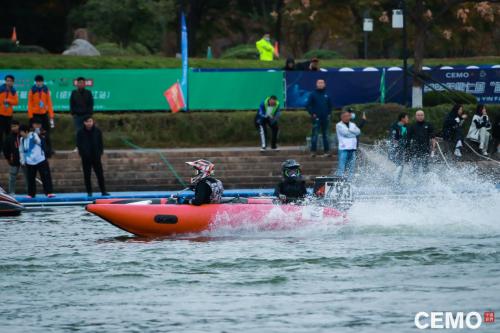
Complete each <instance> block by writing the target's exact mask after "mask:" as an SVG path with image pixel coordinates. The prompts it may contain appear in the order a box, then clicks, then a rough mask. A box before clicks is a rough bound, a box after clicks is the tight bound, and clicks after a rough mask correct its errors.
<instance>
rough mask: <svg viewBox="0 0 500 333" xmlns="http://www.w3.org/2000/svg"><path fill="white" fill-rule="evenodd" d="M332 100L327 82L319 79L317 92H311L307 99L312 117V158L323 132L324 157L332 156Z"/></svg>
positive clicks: (307, 106) (307, 107)
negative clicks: (330, 133)
mask: <svg viewBox="0 0 500 333" xmlns="http://www.w3.org/2000/svg"><path fill="white" fill-rule="evenodd" d="M332 108H333V104H332V100H331V99H330V97H329V96H328V93H327V90H326V83H325V80H323V79H319V80H317V81H316V90H314V91H313V92H311V94H310V95H309V98H308V99H307V103H306V109H307V111H308V112H309V114H310V115H311V120H312V134H311V153H312V157H314V156H316V150H317V145H318V136H319V132H320V131H321V135H322V136H323V148H324V150H325V155H324V156H329V155H330V141H329V139H330V135H329V127H330V116H331V113H332Z"/></svg>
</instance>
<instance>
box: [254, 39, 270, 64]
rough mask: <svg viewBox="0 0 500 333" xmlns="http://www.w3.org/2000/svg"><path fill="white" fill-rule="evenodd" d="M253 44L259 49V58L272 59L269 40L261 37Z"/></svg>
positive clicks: (263, 59)
mask: <svg viewBox="0 0 500 333" xmlns="http://www.w3.org/2000/svg"><path fill="white" fill-rule="evenodd" d="M255 46H256V47H257V50H258V51H259V55H260V60H262V61H273V55H274V47H273V45H272V44H271V43H270V42H268V41H267V40H265V39H264V38H262V39H260V40H259V41H257V42H256V43H255Z"/></svg>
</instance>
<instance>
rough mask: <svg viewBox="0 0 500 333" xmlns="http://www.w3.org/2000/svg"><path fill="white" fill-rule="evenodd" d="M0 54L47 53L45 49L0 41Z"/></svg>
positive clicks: (7, 40)
mask: <svg viewBox="0 0 500 333" xmlns="http://www.w3.org/2000/svg"><path fill="white" fill-rule="evenodd" d="M0 52H3V53H36V54H45V53H49V52H48V51H47V50H46V49H44V48H43V47H41V46H38V45H17V44H16V43H14V42H12V41H11V40H10V39H0Z"/></svg>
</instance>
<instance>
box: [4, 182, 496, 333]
mask: <svg viewBox="0 0 500 333" xmlns="http://www.w3.org/2000/svg"><path fill="white" fill-rule="evenodd" d="M0 223H1V224H0V231H1V232H0V300H1V301H0V332H181V331H182V332H236V331H239V332H256V333H257V332H259V333H260V332H333V331H335V332H415V331H418V330H417V329H416V328H415V324H414V318H415V314H416V313H417V312H420V311H425V312H431V311H465V312H469V311H477V312H480V313H483V312H484V311H497V316H498V313H500V312H499V310H500V194H499V193H498V191H491V192H489V193H486V194H483V195H481V196H478V195H455V194H453V195H452V194H449V193H448V194H446V195H444V194H443V195H440V196H435V197H432V198H420V199H418V200H399V199H394V198H392V199H384V198H380V199H378V200H368V201H363V200H361V201H357V202H356V203H355V204H354V206H353V207H352V209H351V211H350V212H349V222H348V223H347V224H346V225H342V226H338V225H336V226H335V225H325V224H321V223H318V224H314V225H310V226H305V227H302V228H300V229H294V230H279V231H262V230H259V228H258V227H255V225H252V224H246V225H244V226H242V227H240V228H234V227H233V228H230V229H225V228H221V229H216V230H214V231H211V232H207V233H205V234H202V235H192V236H186V237H176V238H167V239H156V240H145V239H140V238H135V237H133V236H131V235H129V234H127V233H126V232H124V231H122V230H119V229H117V228H115V227H113V226H112V225H109V224H108V223H106V222H105V221H103V220H100V219H99V218H97V217H95V216H92V215H90V214H89V213H87V212H85V210H84V209H83V208H82V207H64V208H51V209H33V210H29V211H27V212H25V213H24V214H23V215H22V216H20V217H18V218H3V219H2V220H1V222H0ZM284 223H286V221H284ZM499 329H500V326H499V323H498V321H497V323H493V324H484V323H483V324H482V326H481V327H480V328H479V329H478V330H477V331H478V332H498V331H499Z"/></svg>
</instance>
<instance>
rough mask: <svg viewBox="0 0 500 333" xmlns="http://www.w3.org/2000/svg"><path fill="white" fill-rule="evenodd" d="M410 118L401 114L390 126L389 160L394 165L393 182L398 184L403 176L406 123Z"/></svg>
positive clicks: (405, 114)
mask: <svg viewBox="0 0 500 333" xmlns="http://www.w3.org/2000/svg"><path fill="white" fill-rule="evenodd" d="M409 122H410V118H409V117H408V114H407V113H405V112H403V113H400V114H399V116H398V121H396V122H395V123H394V124H392V126H391V129H390V138H389V160H391V161H392V162H394V164H396V174H395V177H394V182H395V183H396V184H399V183H400V182H401V177H402V176H403V169H404V163H405V159H406V148H407V134H408V129H407V126H408V123H409Z"/></svg>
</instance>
